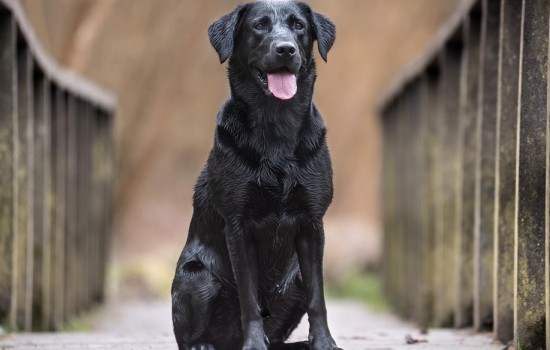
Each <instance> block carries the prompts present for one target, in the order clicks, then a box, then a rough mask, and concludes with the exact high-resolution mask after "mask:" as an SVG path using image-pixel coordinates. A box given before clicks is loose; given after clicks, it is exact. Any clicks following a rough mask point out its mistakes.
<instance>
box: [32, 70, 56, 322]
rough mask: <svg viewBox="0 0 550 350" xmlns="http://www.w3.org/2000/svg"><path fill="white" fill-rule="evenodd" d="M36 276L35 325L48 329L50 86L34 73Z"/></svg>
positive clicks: (34, 294) (40, 75) (38, 74)
mask: <svg viewBox="0 0 550 350" xmlns="http://www.w3.org/2000/svg"><path fill="white" fill-rule="evenodd" d="M34 109H35V113H34V114H35V123H34V132H33V139H34V155H35V157H34V158H35V159H34V209H33V217H34V227H33V229H34V233H33V236H34V267H33V271H34V278H33V328H34V329H41V330H47V329H49V327H50V325H49V320H50V306H51V303H50V272H51V250H52V245H51V227H50V219H51V218H50V214H51V213H50V179H51V176H50V133H51V131H50V85H49V81H48V80H46V78H45V77H44V76H43V75H42V74H41V73H39V72H35V74H34Z"/></svg>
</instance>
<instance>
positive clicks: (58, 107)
mask: <svg viewBox="0 0 550 350" xmlns="http://www.w3.org/2000/svg"><path fill="white" fill-rule="evenodd" d="M52 99H53V109H54V111H55V112H53V113H52V117H53V118H52V130H53V131H54V134H53V135H54V136H53V137H52V140H53V142H52V170H53V171H54V173H53V175H52V184H53V186H54V197H53V202H54V205H53V213H52V218H53V219H52V220H53V228H52V230H53V234H54V237H55V243H54V252H55V253H54V254H53V257H54V261H53V263H52V266H53V268H54V273H53V275H54V278H53V279H54V281H55V283H54V286H55V292H54V293H53V296H54V298H53V303H52V304H53V320H52V325H53V329H55V330H59V329H60V328H61V326H62V324H63V321H64V319H65V315H66V313H65V294H66V288H65V279H66V273H65V256H66V251H65V236H66V216H65V210H66V205H65V203H66V199H67V195H66V187H67V172H66V170H67V169H66V166H67V165H66V164H67V104H66V101H67V100H66V98H65V96H64V94H63V92H62V91H61V90H60V89H59V88H57V89H55V90H54V94H53V96H52Z"/></svg>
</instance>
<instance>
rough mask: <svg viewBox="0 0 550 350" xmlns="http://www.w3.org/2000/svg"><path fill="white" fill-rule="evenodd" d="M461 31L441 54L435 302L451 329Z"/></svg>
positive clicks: (441, 320)
mask: <svg viewBox="0 0 550 350" xmlns="http://www.w3.org/2000/svg"><path fill="white" fill-rule="evenodd" d="M462 53H463V44H462V28H459V30H458V31H457V32H456V33H455V34H454V38H453V39H451V41H450V42H449V43H448V44H447V45H446V46H445V48H444V50H443V52H442V65H443V70H442V71H443V87H442V88H443V94H444V96H443V103H444V113H443V125H442V141H443V142H442V147H441V149H442V153H443V156H442V168H441V169H440V171H441V173H442V177H443V179H442V180H443V181H442V187H443V188H442V191H441V194H442V207H443V213H442V215H443V220H442V223H443V229H442V236H441V244H442V249H441V254H442V255H441V257H440V259H439V261H445V263H444V264H440V269H441V277H440V285H439V291H438V294H439V298H438V299H436V300H435V306H436V310H435V325H438V326H447V327H448V326H452V325H453V320H454V316H453V312H454V305H455V304H456V298H457V297H458V295H456V288H457V280H456V274H455V271H456V256H455V251H456V232H455V230H456V228H457V221H458V216H457V205H458V204H459V203H458V198H460V196H459V195H458V181H459V177H458V170H459V166H460V158H459V133H458V132H457V130H459V121H460V114H459V113H460V88H461V86H460V84H461V79H460V77H461V69H462V60H463V57H462Z"/></svg>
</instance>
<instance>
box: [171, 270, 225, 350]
mask: <svg viewBox="0 0 550 350" xmlns="http://www.w3.org/2000/svg"><path fill="white" fill-rule="evenodd" d="M220 289H221V285H220V283H219V282H218V281H217V280H216V278H215V277H214V276H213V275H212V274H211V273H210V271H208V270H207V269H206V268H205V267H204V265H203V264H202V263H201V262H199V261H188V262H185V263H181V265H180V264H178V267H177V271H176V275H175V277H174V281H173V284H172V322H173V325H174V334H175V336H176V341H177V342H178V347H179V349H180V350H214V349H215V348H214V346H213V345H211V344H210V343H209V342H208V341H207V340H204V339H203V334H204V333H205V331H206V330H207V328H208V326H209V323H210V318H211V316H212V313H213V309H214V304H215V301H216V299H217V297H218V295H219V293H220Z"/></svg>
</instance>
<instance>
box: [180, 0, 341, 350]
mask: <svg viewBox="0 0 550 350" xmlns="http://www.w3.org/2000/svg"><path fill="white" fill-rule="evenodd" d="M208 34H209V37H210V41H211V43H212V45H213V46H214V48H215V49H216V51H217V52H218V54H219V57H220V61H221V62H222V63H223V62H225V61H226V60H227V59H228V58H229V68H228V75H229V82H230V85H231V96H230V98H229V99H228V100H227V102H226V103H225V105H224V106H223V107H222V109H221V111H220V112H219V114H218V117H217V128H216V136H215V141H214V147H213V149H212V151H211V153H210V156H209V158H208V162H207V164H206V166H205V168H204V170H203V171H202V173H201V174H200V176H199V178H198V181H197V184H196V188H195V196H194V203H193V204H194V213H193V218H192V220H191V224H190V228H189V237H188V239H187V243H186V245H185V248H184V249H183V252H182V253H181V256H180V258H179V261H178V264H177V268H176V275H175V277H174V282H173V285H172V319H173V323H174V333H175V336H176V340H177V342H178V345H179V348H180V349H181V350H183V349H189V350H190V349H193V350H198V349H218V350H220V349H228V350H235V349H260V350H261V349H267V348H269V349H315V350H338V349H339V348H338V347H337V346H336V344H335V342H334V340H333V338H332V336H331V335H330V331H329V329H328V325H327V313H326V308H325V300H324V293H323V275H322V263H323V247H324V232H323V216H324V214H325V212H326V210H327V208H328V206H329V204H330V202H331V200H332V195H333V187H332V169H331V162H330V156H329V152H328V149H327V145H326V140H325V133H326V131H325V126H324V124H323V120H322V118H321V116H320V115H319V113H318V111H317V109H316V108H315V106H314V105H313V103H312V100H311V99H312V94H313V85H314V82H315V77H316V75H315V62H314V59H313V44H314V41H315V40H317V42H318V48H319V52H320V54H321V57H322V58H323V59H324V60H325V61H326V57H327V53H328V51H329V50H330V48H331V46H332V44H333V43H334V40H335V27H334V24H332V22H331V21H330V20H328V19H327V18H325V17H323V16H322V15H320V14H317V13H314V12H312V11H311V9H310V8H309V6H308V5H306V4H304V3H301V2H291V1H274V2H270V1H257V2H254V3H248V4H243V5H240V6H238V7H237V8H236V9H235V11H233V12H232V13H230V14H228V15H226V16H223V17H222V18H221V19H219V20H218V21H216V22H215V23H213V24H212V25H211V26H210V28H209V30H208ZM306 312H307V313H308V316H309V323H310V331H309V342H301V343H293V344H285V343H284V341H285V340H286V339H287V338H288V336H289V335H290V333H291V332H292V330H294V328H295V327H296V326H297V325H298V323H299V322H300V319H301V318H302V316H303V315H304V314H305V313H306Z"/></svg>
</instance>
